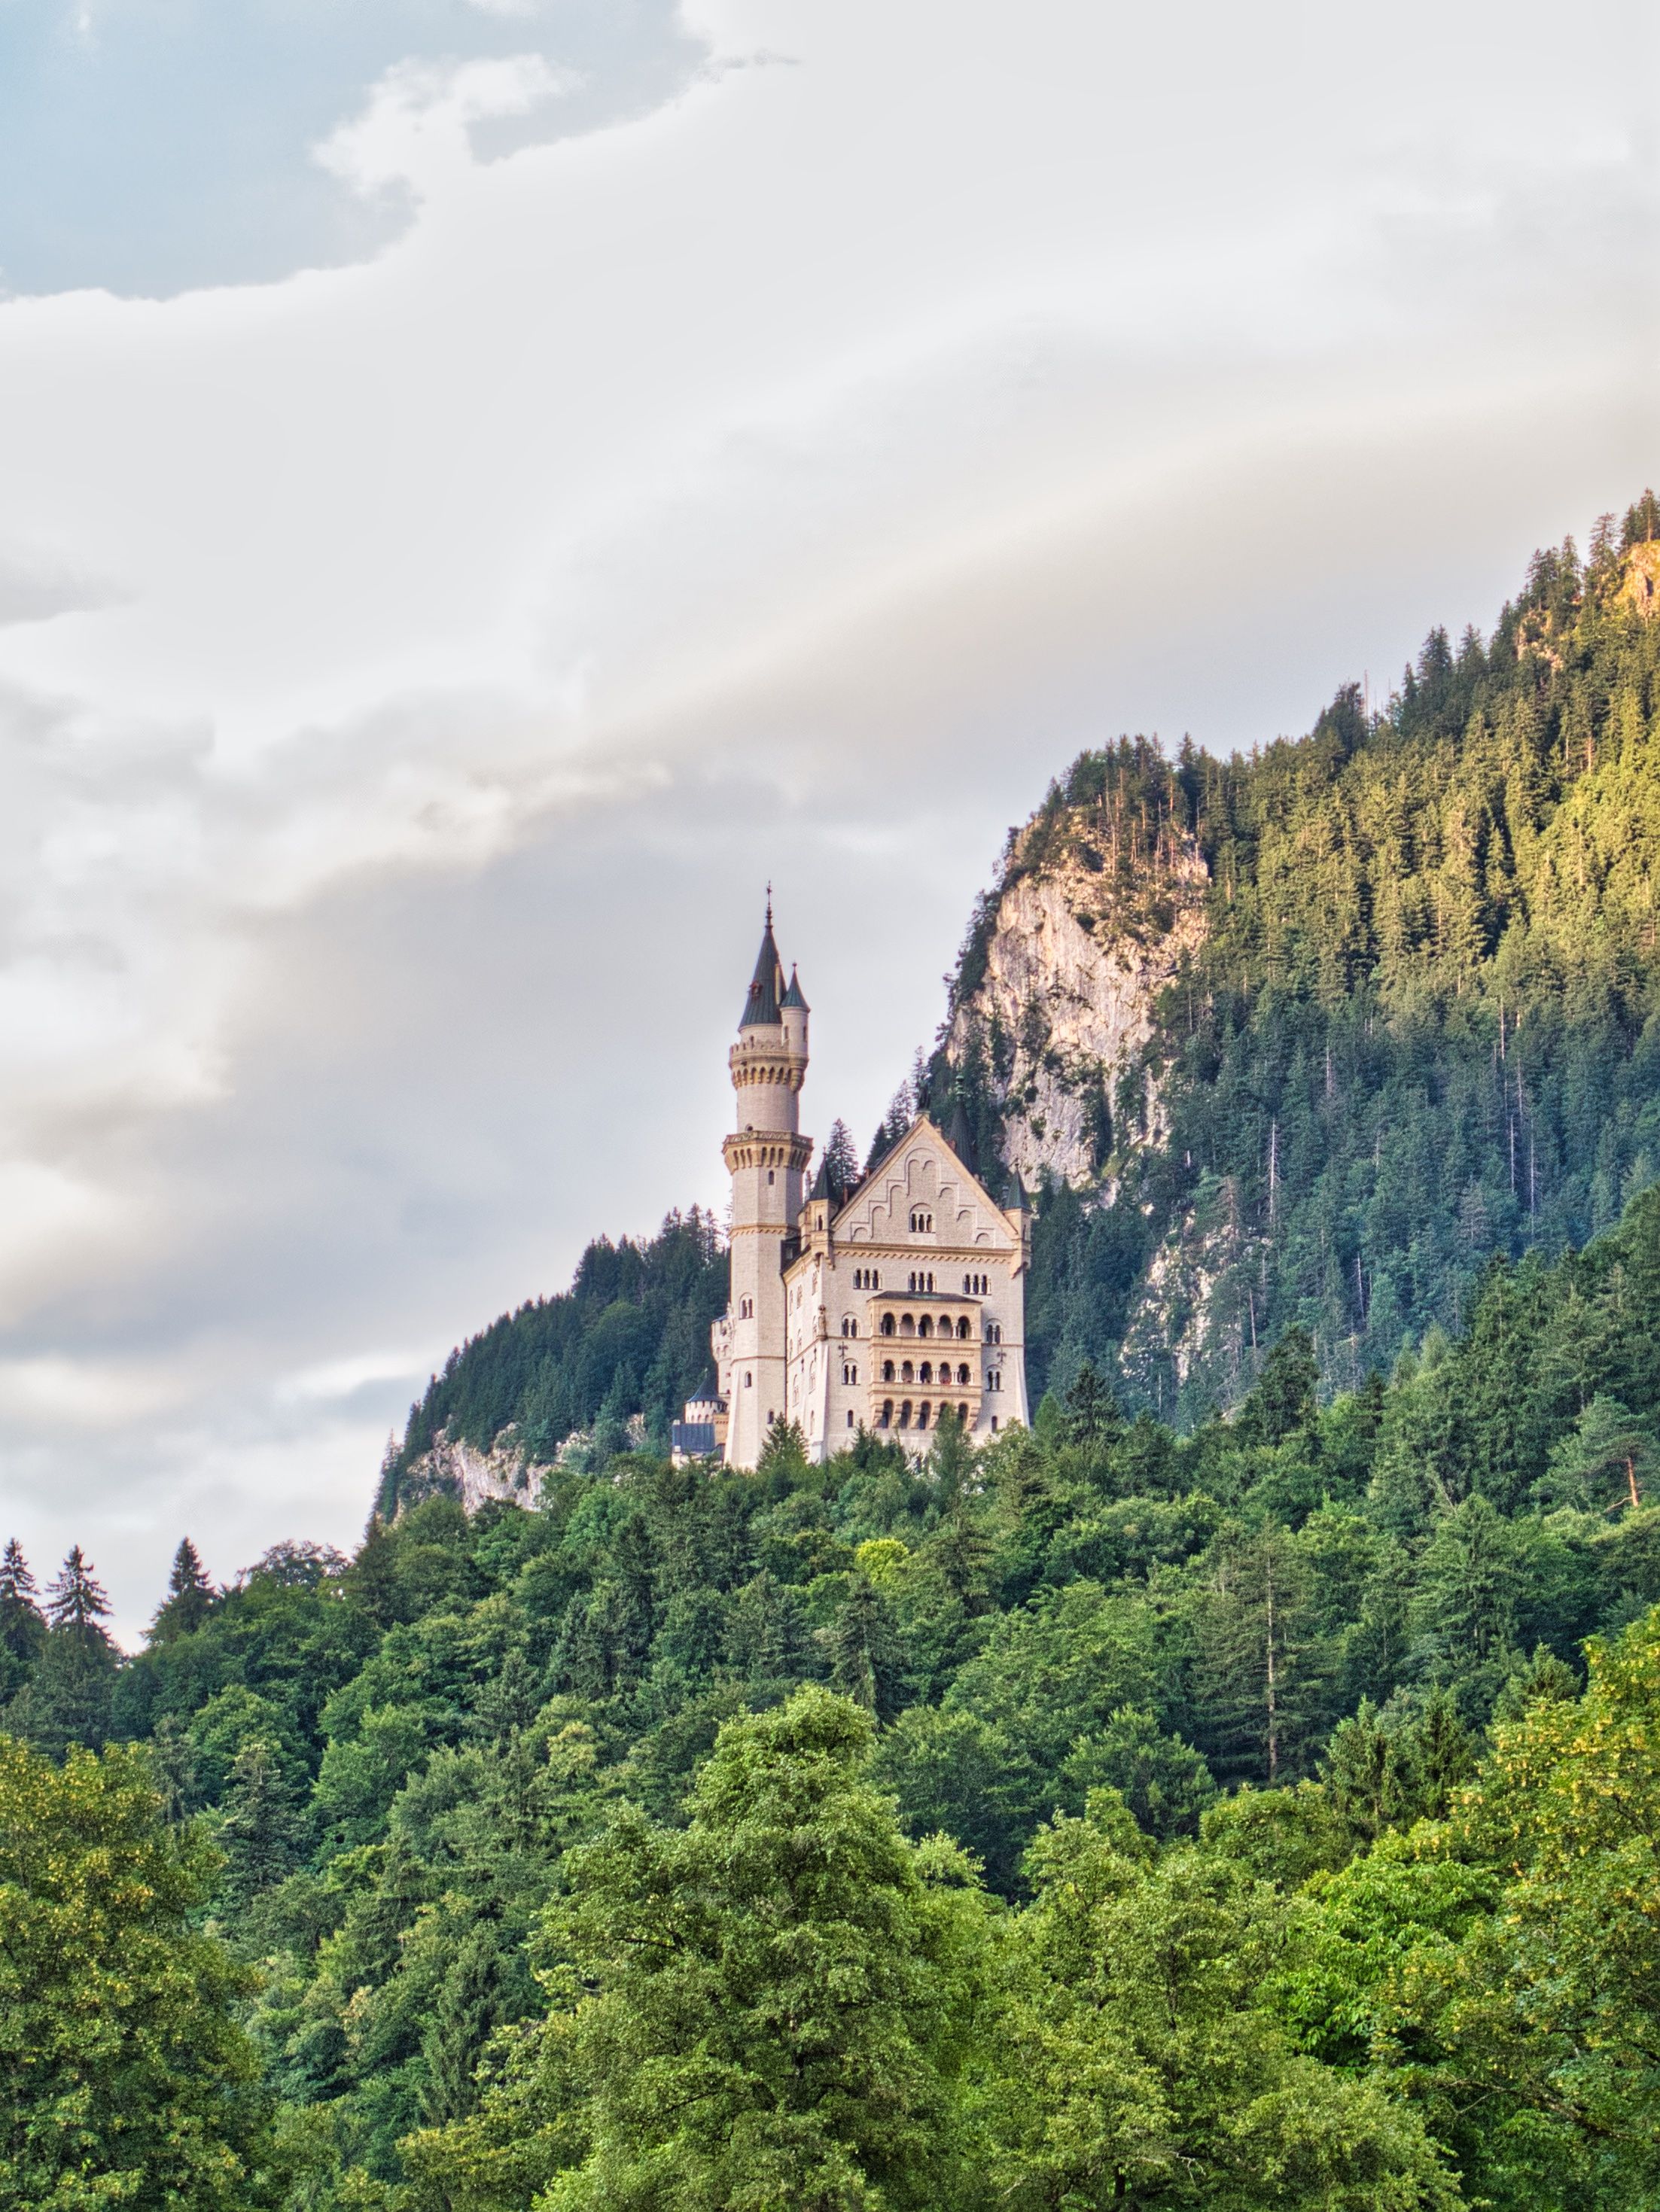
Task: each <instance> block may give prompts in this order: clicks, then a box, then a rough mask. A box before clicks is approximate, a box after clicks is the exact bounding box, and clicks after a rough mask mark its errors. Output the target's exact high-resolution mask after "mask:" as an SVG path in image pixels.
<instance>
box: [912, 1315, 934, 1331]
mask: <svg viewBox="0 0 1660 2212" xmlns="http://www.w3.org/2000/svg"><path fill="white" fill-rule="evenodd" d="M916 1334H918V1336H932V1335H933V1322H932V1321H931V1320H930V1319H929V1318H928V1316H927V1314H924V1315H923V1316H922V1318H921V1321H919V1322H917V1324H916Z"/></svg>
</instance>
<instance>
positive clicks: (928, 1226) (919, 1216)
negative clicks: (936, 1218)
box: [910, 1206, 933, 1237]
mask: <svg viewBox="0 0 1660 2212" xmlns="http://www.w3.org/2000/svg"><path fill="white" fill-rule="evenodd" d="M910 1226H911V1234H912V1236H913V1237H926V1236H927V1234H928V1232H929V1231H931V1230H932V1229H933V1215H932V1214H931V1213H930V1212H928V1210H927V1207H926V1206H912V1208H911V1210H910Z"/></svg>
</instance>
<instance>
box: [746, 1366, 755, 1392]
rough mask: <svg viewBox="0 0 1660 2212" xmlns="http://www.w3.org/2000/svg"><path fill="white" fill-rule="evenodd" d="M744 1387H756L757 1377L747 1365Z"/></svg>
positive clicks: (749, 1388) (747, 1388)
mask: <svg viewBox="0 0 1660 2212" xmlns="http://www.w3.org/2000/svg"><path fill="white" fill-rule="evenodd" d="M744 1388H745V1389H746V1390H752V1389H754V1388H755V1377H754V1376H753V1375H752V1374H751V1372H750V1370H749V1369H748V1368H747V1367H746V1368H745V1370H744Z"/></svg>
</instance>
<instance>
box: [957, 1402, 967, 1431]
mask: <svg viewBox="0 0 1660 2212" xmlns="http://www.w3.org/2000/svg"><path fill="white" fill-rule="evenodd" d="M957 1418H958V1420H959V1421H961V1422H962V1423H963V1424H964V1426H965V1427H966V1426H967V1425H968V1418H969V1409H968V1407H966V1406H959V1407H958V1408H957Z"/></svg>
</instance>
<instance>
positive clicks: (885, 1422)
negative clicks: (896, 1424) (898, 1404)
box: [877, 1398, 893, 1429]
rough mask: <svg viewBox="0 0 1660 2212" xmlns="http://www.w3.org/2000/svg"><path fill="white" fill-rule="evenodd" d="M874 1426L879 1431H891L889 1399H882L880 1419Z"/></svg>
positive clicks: (891, 1402)
mask: <svg viewBox="0 0 1660 2212" xmlns="http://www.w3.org/2000/svg"><path fill="white" fill-rule="evenodd" d="M892 1426H893V1401H892V1399H891V1398H884V1399H883V1401H882V1418H881V1419H880V1420H879V1422H878V1423H877V1427H878V1428H879V1429H891V1427H892Z"/></svg>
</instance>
